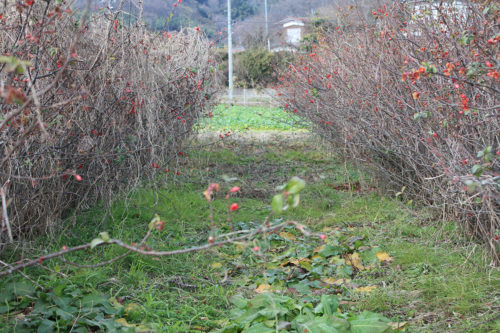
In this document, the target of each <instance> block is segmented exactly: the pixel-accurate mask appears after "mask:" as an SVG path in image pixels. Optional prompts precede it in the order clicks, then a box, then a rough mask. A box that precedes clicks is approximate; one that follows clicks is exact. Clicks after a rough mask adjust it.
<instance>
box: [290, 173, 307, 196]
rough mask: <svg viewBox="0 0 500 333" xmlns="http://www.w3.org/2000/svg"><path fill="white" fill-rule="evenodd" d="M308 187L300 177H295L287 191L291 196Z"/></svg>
mask: <svg viewBox="0 0 500 333" xmlns="http://www.w3.org/2000/svg"><path fill="white" fill-rule="evenodd" d="M304 187H306V182H305V181H304V180H302V179H300V178H299V177H293V178H292V179H291V180H290V181H289V182H288V184H287V186H286V188H285V189H286V190H287V192H290V193H291V194H297V193H299V192H300V191H301V190H302V189H304Z"/></svg>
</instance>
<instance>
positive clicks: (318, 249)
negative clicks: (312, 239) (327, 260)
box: [313, 244, 325, 253]
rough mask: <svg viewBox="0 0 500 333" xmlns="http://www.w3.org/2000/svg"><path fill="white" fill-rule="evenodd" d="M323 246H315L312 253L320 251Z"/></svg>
mask: <svg viewBox="0 0 500 333" xmlns="http://www.w3.org/2000/svg"><path fill="white" fill-rule="evenodd" d="M324 248H325V245H324V244H323V245H320V246H318V247H316V248H315V249H314V250H313V253H318V252H321V251H323V249H324Z"/></svg>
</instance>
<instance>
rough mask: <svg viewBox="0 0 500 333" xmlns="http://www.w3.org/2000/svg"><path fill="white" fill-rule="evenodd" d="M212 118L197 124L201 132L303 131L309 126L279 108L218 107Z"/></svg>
mask: <svg viewBox="0 0 500 333" xmlns="http://www.w3.org/2000/svg"><path fill="white" fill-rule="evenodd" d="M212 114H213V117H211V118H204V119H203V120H202V121H201V123H200V124H199V128H200V129H201V130H202V131H210V132H219V131H222V132H227V131H232V132H236V131H248V130H251V131H297V130H302V131H305V130H307V129H308V128H309V126H308V125H307V124H306V123H305V122H304V121H303V120H302V119H300V118H299V117H297V116H294V115H293V114H289V113H285V112H284V111H283V109H281V108H272V109H271V108H269V107H256V106H247V107H245V106H240V105H234V106H228V105H223V104H221V105H218V106H217V107H215V108H214V110H213V111H212Z"/></svg>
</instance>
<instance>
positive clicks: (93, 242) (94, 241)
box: [90, 238, 105, 249]
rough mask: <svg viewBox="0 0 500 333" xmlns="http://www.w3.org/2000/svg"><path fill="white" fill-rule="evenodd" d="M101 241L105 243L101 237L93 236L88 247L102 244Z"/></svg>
mask: <svg viewBox="0 0 500 333" xmlns="http://www.w3.org/2000/svg"><path fill="white" fill-rule="evenodd" d="M102 243H105V241H104V240H103V239H101V238H94V239H93V240H92V242H90V248H91V249H93V248H94V247H96V246H98V245H100V244H102Z"/></svg>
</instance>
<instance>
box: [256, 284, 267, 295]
mask: <svg viewBox="0 0 500 333" xmlns="http://www.w3.org/2000/svg"><path fill="white" fill-rule="evenodd" d="M269 291H271V286H270V285H269V284H267V283H262V284H260V285H259V286H258V287H257V289H255V292H256V293H257V294H262V293H266V292H269Z"/></svg>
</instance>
